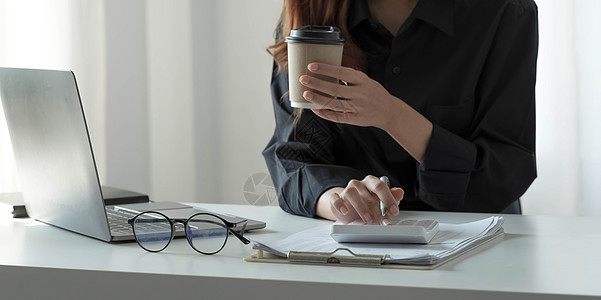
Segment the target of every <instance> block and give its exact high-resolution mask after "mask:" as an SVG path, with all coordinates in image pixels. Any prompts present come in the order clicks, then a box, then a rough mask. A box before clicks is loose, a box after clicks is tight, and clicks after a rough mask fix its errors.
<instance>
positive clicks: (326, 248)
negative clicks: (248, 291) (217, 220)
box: [253, 216, 503, 265]
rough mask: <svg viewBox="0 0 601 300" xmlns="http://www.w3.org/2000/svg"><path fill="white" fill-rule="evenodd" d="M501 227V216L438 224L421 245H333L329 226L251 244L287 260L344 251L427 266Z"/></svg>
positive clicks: (497, 232) (479, 241) (500, 230)
mask: <svg viewBox="0 0 601 300" xmlns="http://www.w3.org/2000/svg"><path fill="white" fill-rule="evenodd" d="M502 225H503V217H499V216H493V217H490V218H487V219H483V220H479V221H475V222H470V223H463V224H448V223H439V228H440V231H439V232H438V233H437V234H436V236H434V238H433V239H432V241H431V242H430V243H429V244H425V245H424V244H364V243H337V242H336V241H334V239H332V237H330V226H331V225H326V226H320V227H315V228H311V229H307V230H304V231H301V232H298V233H295V234H292V235H290V236H288V237H287V238H284V239H282V240H279V241H276V242H273V243H270V244H269V245H266V244H263V243H260V242H258V241H253V242H254V245H253V248H254V249H259V250H264V251H267V252H270V253H272V254H275V255H278V256H282V257H287V254H288V252H289V251H300V252H322V253H323V252H332V251H335V250H336V249H339V248H347V249H350V250H351V251H353V252H354V253H355V254H357V255H361V254H363V255H367V254H370V255H382V256H386V259H385V262H386V263H397V264H415V265H431V264H436V263H439V262H441V261H442V260H445V259H450V258H452V257H454V256H456V255H458V254H461V253H462V252H464V251H467V250H469V249H471V248H474V247H476V246H478V245H480V244H482V243H484V242H486V241H488V240H490V239H492V238H495V237H497V236H499V235H502V234H503V227H502ZM345 253H346V252H344V251H343V252H342V253H340V254H339V253H338V252H337V253H336V255H351V254H345Z"/></svg>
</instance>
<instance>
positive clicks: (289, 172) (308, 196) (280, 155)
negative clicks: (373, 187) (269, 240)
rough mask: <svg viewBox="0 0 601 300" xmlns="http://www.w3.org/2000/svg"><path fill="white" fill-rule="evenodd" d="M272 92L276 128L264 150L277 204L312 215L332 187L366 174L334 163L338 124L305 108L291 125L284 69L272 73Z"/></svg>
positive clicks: (286, 78) (285, 208) (292, 118)
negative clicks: (298, 118)
mask: <svg viewBox="0 0 601 300" xmlns="http://www.w3.org/2000/svg"><path fill="white" fill-rule="evenodd" d="M271 94H272V102H273V109H274V115H275V121H276V127H275V131H274V134H273V137H272V138H271V140H270V141H269V143H268V145H267V146H266V147H265V149H264V150H263V157H264V158H265V162H266V163H267V168H268V169H269V173H270V175H271V178H272V180H273V183H274V186H275V189H276V192H277V195H278V202H279V205H280V207H281V208H282V209H283V210H285V211H287V212H289V213H292V214H296V215H302V216H308V217H314V216H315V208H316V205H317V200H318V199H319V197H320V196H321V194H323V192H325V191H326V190H328V189H330V188H332V187H345V186H346V185H347V184H348V182H349V181H350V180H351V179H353V178H355V179H358V178H363V177H365V175H364V174H363V173H362V172H360V171H358V170H356V169H354V168H351V167H348V166H341V165H336V160H335V157H334V155H333V153H332V147H333V144H334V143H335V142H336V140H337V134H338V132H339V130H338V129H337V125H336V124H334V123H332V122H328V121H325V120H323V119H321V118H319V117H317V116H316V115H315V114H313V113H312V112H311V111H310V110H304V111H303V113H302V115H301V118H300V120H299V121H298V122H297V124H296V125H295V124H294V117H293V116H292V112H293V108H292V107H291V106H290V101H289V100H288V96H287V95H288V76H287V74H286V72H279V73H277V74H275V65H274V76H273V77H272V80H271Z"/></svg>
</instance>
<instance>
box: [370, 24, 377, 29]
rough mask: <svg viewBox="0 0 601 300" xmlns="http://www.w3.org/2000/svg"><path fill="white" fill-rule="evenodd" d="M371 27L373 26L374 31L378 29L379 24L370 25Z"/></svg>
mask: <svg viewBox="0 0 601 300" xmlns="http://www.w3.org/2000/svg"><path fill="white" fill-rule="evenodd" d="M369 25H371V29H373V30H376V29H378V24H376V23H370V24H369Z"/></svg>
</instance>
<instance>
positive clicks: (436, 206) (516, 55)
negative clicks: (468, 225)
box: [263, 0, 538, 223]
mask: <svg viewBox="0 0 601 300" xmlns="http://www.w3.org/2000/svg"><path fill="white" fill-rule="evenodd" d="M303 25H334V26H337V27H339V28H340V29H341V32H342V34H343V36H344V37H345V39H346V41H347V43H346V45H345V49H344V56H343V62H342V65H343V66H342V67H336V66H331V65H325V64H321V63H312V64H309V65H308V66H307V68H308V69H309V70H310V71H311V74H315V75H318V74H321V75H327V76H330V77H334V78H338V79H339V80H341V81H342V82H344V83H345V85H337V84H331V83H328V82H325V81H322V80H320V79H318V78H316V77H314V76H301V78H299V79H298V80H300V82H301V83H302V84H303V85H305V86H306V87H308V88H310V89H311V90H313V91H318V92H320V93H315V92H311V91H307V92H305V93H304V95H303V96H304V97H305V99H306V100H307V101H311V102H314V103H317V104H319V105H322V106H323V107H324V109H313V110H305V111H304V112H299V111H294V110H293V109H292V108H291V107H290V104H289V101H288V99H287V97H286V93H287V91H288V78H287V72H286V58H287V56H286V45H285V43H284V42H283V37H285V36H287V35H288V34H289V33H290V30H291V29H294V28H298V27H301V26H303ZM268 49H269V50H270V51H271V53H272V55H273V57H274V59H275V64H274V76H273V78H272V83H271V88H272V96H273V105H274V112H275V119H276V129H275V133H274V135H273V138H272V139H271V141H270V142H269V144H268V145H267V147H266V148H265V150H264V151H263V155H264V157H265V160H266V162H267V166H268V168H269V171H270V173H271V176H272V179H273V181H274V184H275V187H276V190H277V193H278V198H279V203H280V206H281V207H282V208H283V209H284V210H286V211H288V212H291V213H294V214H299V215H304V216H312V217H314V216H316V215H317V216H320V217H323V218H327V219H332V220H335V219H338V220H340V221H342V222H345V223H347V222H350V221H353V220H358V219H361V220H363V221H364V222H366V223H369V222H385V223H386V222H388V221H387V219H386V218H382V216H381V213H380V206H379V204H380V202H382V203H383V204H384V205H385V206H386V207H387V208H388V211H389V213H390V214H393V215H396V214H398V211H399V209H401V210H402V209H405V210H444V211H467V212H496V213H498V212H508V213H520V212H521V209H520V207H519V198H520V196H521V195H523V193H524V192H525V191H526V190H527V188H528V187H529V186H530V184H531V183H532V181H533V180H534V179H535V178H536V163H535V155H534V133H535V119H534V117H535V113H534V86H535V78H536V58H537V51H538V27H537V8H536V5H535V4H534V2H533V1H532V0H487V1H483V0H340V1H334V0H331V1H317V0H305V1H300V0H297V1H295V0H286V1H285V2H284V9H283V12H282V16H281V19H280V23H279V25H278V28H277V29H276V43H275V44H274V45H272V46H270V47H269V48H268ZM324 95H328V96H324ZM339 97H342V98H344V99H340V98H339ZM382 175H386V176H388V177H389V178H390V182H391V184H392V186H396V187H401V188H402V189H400V188H393V189H388V188H387V187H386V185H385V184H383V183H382V182H381V181H380V180H379V179H378V177H379V176H382ZM401 199H402V201H400V200H401ZM399 201H400V202H399ZM397 205H398V206H397Z"/></svg>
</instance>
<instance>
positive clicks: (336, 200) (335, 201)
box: [330, 193, 349, 216]
mask: <svg viewBox="0 0 601 300" xmlns="http://www.w3.org/2000/svg"><path fill="white" fill-rule="evenodd" d="M330 204H331V205H332V207H333V208H334V209H336V210H337V211H338V212H340V213H341V214H342V215H343V216H346V215H347V214H348V213H349V209H348V208H347V207H346V205H345V204H344V200H342V198H340V195H339V194H338V193H334V194H332V196H331V198H330Z"/></svg>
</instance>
